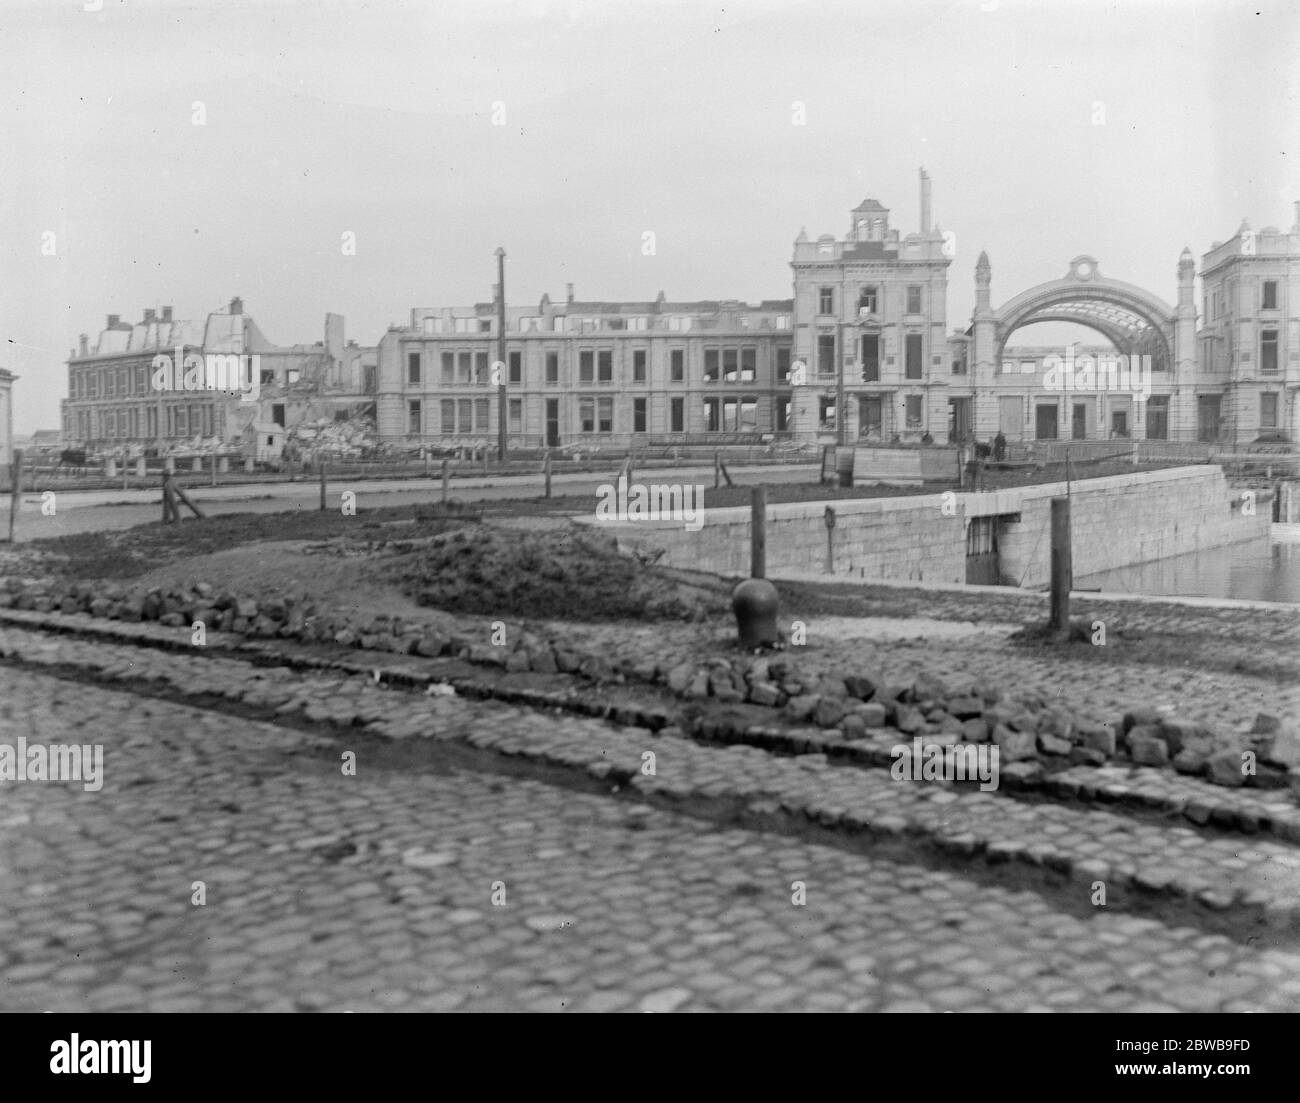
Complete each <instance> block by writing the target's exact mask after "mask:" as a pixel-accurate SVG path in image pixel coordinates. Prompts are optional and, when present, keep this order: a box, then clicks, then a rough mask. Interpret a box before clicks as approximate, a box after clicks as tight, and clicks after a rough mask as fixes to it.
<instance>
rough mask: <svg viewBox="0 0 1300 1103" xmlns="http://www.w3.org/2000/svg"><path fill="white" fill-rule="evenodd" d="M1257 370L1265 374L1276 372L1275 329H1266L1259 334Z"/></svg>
mask: <svg viewBox="0 0 1300 1103" xmlns="http://www.w3.org/2000/svg"><path fill="white" fill-rule="evenodd" d="M1259 370H1260V371H1261V372H1263V373H1264V374H1265V375H1272V374H1275V373H1276V372H1277V330H1275V329H1266V330H1264V331H1263V332H1261V333H1260V335H1259Z"/></svg>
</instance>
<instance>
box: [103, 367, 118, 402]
mask: <svg viewBox="0 0 1300 1103" xmlns="http://www.w3.org/2000/svg"><path fill="white" fill-rule="evenodd" d="M105 383H106V389H105V391H104V397H105V398H115V397H116V396H117V372H115V371H111V372H109V373H108V379H107V380H106V381H105Z"/></svg>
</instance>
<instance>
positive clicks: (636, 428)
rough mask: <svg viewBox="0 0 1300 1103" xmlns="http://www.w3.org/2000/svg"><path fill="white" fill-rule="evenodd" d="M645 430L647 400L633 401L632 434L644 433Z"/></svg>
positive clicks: (638, 399) (636, 399) (637, 399)
mask: <svg viewBox="0 0 1300 1103" xmlns="http://www.w3.org/2000/svg"><path fill="white" fill-rule="evenodd" d="M645 431H646V430H645V399H644V398H634V399H632V432H634V433H644V432H645Z"/></svg>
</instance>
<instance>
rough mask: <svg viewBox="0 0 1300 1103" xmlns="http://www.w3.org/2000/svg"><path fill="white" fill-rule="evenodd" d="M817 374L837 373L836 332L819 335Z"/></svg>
mask: <svg viewBox="0 0 1300 1103" xmlns="http://www.w3.org/2000/svg"><path fill="white" fill-rule="evenodd" d="M817 374H818V375H834V374H835V334H833V333H822V334H819V335H818V337H817Z"/></svg>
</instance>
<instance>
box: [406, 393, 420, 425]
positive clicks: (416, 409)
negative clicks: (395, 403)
mask: <svg viewBox="0 0 1300 1103" xmlns="http://www.w3.org/2000/svg"><path fill="white" fill-rule="evenodd" d="M406 431H407V432H408V433H418V432H419V431H420V400H419V399H418V398H413V399H411V401H409V402H408V403H407V404H406Z"/></svg>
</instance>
